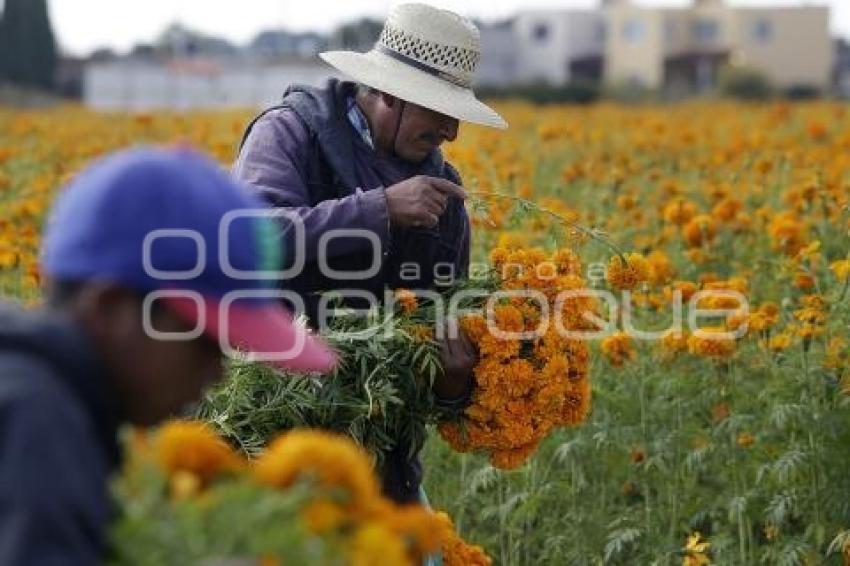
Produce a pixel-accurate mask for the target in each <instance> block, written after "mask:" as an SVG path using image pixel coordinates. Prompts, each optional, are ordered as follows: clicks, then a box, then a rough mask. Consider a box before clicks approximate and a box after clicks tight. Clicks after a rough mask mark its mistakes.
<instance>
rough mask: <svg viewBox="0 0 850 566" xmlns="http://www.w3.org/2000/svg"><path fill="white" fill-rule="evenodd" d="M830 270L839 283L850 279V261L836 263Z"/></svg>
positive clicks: (832, 264) (842, 260)
mask: <svg viewBox="0 0 850 566" xmlns="http://www.w3.org/2000/svg"><path fill="white" fill-rule="evenodd" d="M829 268H830V269H831V270H832V272H833V273H834V274H835V277H836V279H838V280H839V281H847V279H850V259H841V260H838V261H834V262H832V263H831V264H830V265H829Z"/></svg>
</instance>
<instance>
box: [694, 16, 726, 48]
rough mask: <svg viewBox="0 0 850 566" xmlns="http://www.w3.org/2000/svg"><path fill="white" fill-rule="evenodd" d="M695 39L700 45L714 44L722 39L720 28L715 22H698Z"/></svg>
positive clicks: (695, 28) (695, 24)
mask: <svg viewBox="0 0 850 566" xmlns="http://www.w3.org/2000/svg"><path fill="white" fill-rule="evenodd" d="M694 37H695V38H696V40H697V41H698V42H700V43H713V42H715V41H717V38H718V37H720V26H719V25H718V24H717V22H716V21H714V20H698V21H697V22H695V23H694Z"/></svg>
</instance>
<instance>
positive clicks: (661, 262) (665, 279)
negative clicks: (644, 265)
mask: <svg viewBox="0 0 850 566" xmlns="http://www.w3.org/2000/svg"><path fill="white" fill-rule="evenodd" d="M646 259H647V261H648V262H649V267H650V269H649V282H650V283H652V284H653V285H659V286H660V285H665V284H667V283H669V282H670V280H671V279H673V275H674V273H675V270H674V268H673V262H672V261H670V257H669V256H668V255H667V254H665V253H664V252H662V251H658V250H656V251H654V252H652V253H651V254H649V255H648V256H647V257H646Z"/></svg>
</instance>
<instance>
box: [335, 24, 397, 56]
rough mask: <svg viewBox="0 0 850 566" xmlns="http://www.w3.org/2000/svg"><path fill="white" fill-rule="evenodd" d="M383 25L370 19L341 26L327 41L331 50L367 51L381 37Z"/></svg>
mask: <svg viewBox="0 0 850 566" xmlns="http://www.w3.org/2000/svg"><path fill="white" fill-rule="evenodd" d="M383 27H384V26H383V24H382V23H381V22H379V21H377V20H373V19H370V18H362V19H360V20H358V21H356V22H351V23H347V24H343V25H342V26H340V27H338V28H337V29H336V30H334V32H333V33H332V34H331V37H330V39H329V41H328V43H329V45H330V47H331V48H333V49H353V50H355V51H368V50H369V49H371V48H372V45H374V43H375V42H376V41H377V40H378V36H379V35H381V29H383Z"/></svg>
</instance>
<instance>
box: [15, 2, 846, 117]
mask: <svg viewBox="0 0 850 566" xmlns="http://www.w3.org/2000/svg"><path fill="white" fill-rule="evenodd" d="M5 2H6V6H5V10H4V14H3V18H2V20H0V33H4V34H5V35H7V36H8V35H9V31H8V30H10V29H12V28H13V27H15V26H17V27H21V26H22V24H21V22H22V21H23V20H24V19H25V18H24V13H23V11H24V6H28V7H27V8H26V10H28V11H29V12H30V15H29V17H30V18H35V19H37V20H38V21H39V22H41V23H40V24H39V26H36V27H35V28H33V27H32V25H31V24H28V25H30V28H28V29H41V30H44V25H45V21H46V18H47V11H46V10H44V9H43V6H44V3H45V0H5ZM38 4H41V5H42V9H36V8H34V6H36V5H38ZM477 23H478V25H479V28H480V30H481V41H482V52H483V54H482V61H481V65H480V67H479V72H478V76H477V81H478V86H479V87H481V88H483V90H484V91H485V92H486V93H490V94H491V95H493V94H506V95H511V94H520V95H522V94H523V93H532V92H544V91H545V92H547V93H549V94H550V95H551V96H553V97H554V98H555V99H558V96H559V95H566V94H568V93H570V92H573V91H575V92H579V93H580V92H585V93H588V92H592V93H597V94H598V93H600V92H603V91H605V89H608V90H612V91H613V90H616V89H632V90H639V91H643V92H650V93H653V95H654V96H660V97H664V98H667V99H669V98H681V97H686V96H692V95H701V94H705V93H713V92H717V91H718V90H719V89H722V88H723V87H724V85H728V84H732V85H737V88H739V89H741V92H751V93H753V94H755V95H758V94H759V93H766V92H774V93H775V92H779V93H786V94H787V93H791V94H794V93H796V94H797V95H833V94H834V95H839V96H850V46H849V45H848V43H847V42H846V41H845V40H843V39H840V38H833V37H832V36H831V33H830V10H829V8H828V7H827V6H814V5H808V4H807V5H800V6H798V7H787V6H784V7H779V6H777V7H762V8H740V7H734V6H731V5H729V4H727V3H726V2H724V1H723V0H693V1H692V2H691V4H690V5H688V6H686V7H679V8H658V7H647V6H643V5H641V4H640V2H639V1H632V0H600V2H599V5H598V6H597V7H596V8H595V9H584V10H579V9H549V10H521V11H519V12H517V13H516V14H515V15H514V16H513V17H511V18H509V19H506V20H501V21H496V22H477ZM47 25H48V28H49V24H47ZM381 26H382V22H380V21H375V20H369V19H363V20H360V21H356V22H351V23H349V24H346V25H343V26H341V27H339V28H338V29H336V30H334V31H333V32H331V33H329V34H320V33H313V32H300V33H294V32H289V31H287V30H284V29H270V30H263V31H260V32H259V33H258V34H257V35H256V36H255V37H254V38H253V40H251V41H250V42H248V43H247V44H246V45H234V44H232V43H230V42H229V41H227V40H225V39H222V38H217V37H212V36H209V35H205V34H202V33H198V32H196V31H193V30H191V29H190V28H187V27H185V26H182V25H178V24H175V25H171V26H169V27H168V28H167V29H165V30H164V31H163V32H162V33H161V34H160V35H159V37H156V38H153V39H152V40H151V42H150V43H149V44H140V45H136V46H135V47H133V48H132V49H131V50H130V51H129V52H128V53H126V54H121V55H118V54H116V53H113V52H111V51H110V50H109V49H103V50H98V51H95V52H94V53H92V54H91V55H90V56H89V57H87V58H71V57H58V58H57V60H56V61H55V62H53V63H52V64H53V65H54V67H53V70H52V71H51V73H52V77H53V81H54V82H53V83H51V84H50V85H49V86H51V87H53V88H54V89H56V90H57V91H59V92H60V93H61V94H63V95H65V96H76V97H79V98H81V99H82V100H83V101H84V102H85V104H86V105H88V106H90V107H92V108H95V109H101V110H122V109H130V110H148V109H153V108H161V107H169V108H176V109H192V108H207V107H218V106H263V105H268V104H271V103H274V102H275V101H277V100H278V99H279V98H280V96H281V94H282V92H283V90H284V88H285V87H286V85H288V84H291V83H306V84H319V83H320V82H322V81H324V80H325V79H326V78H327V77H328V76H331V75H332V74H333V71H332V69H331V68H330V67H328V66H327V65H325V64H323V63H322V62H321V61H320V60H319V58H318V57H317V54H318V53H319V52H320V51H322V50H325V49H334V48H345V49H355V50H361V51H366V50H368V49H369V48H370V47H371V46H372V44H373V43H374V41H375V39H376V38H377V36H378V34H379V33H380V30H381ZM4 30H5V31H4ZM48 31H49V30H48ZM44 33H46V32H44V31H42V35H43V34H44ZM18 35H20V33H18ZM49 40H50V41H53V40H52V37H50V38H49ZM6 41H7V42H8V41H11V40H8V39H7V40H6ZM15 41H19V42H21V41H24V39H21V38H20V37H18V38H17V39H16V40H15ZM46 41H47V40H45V42H46ZM45 45H47V43H45ZM51 45H52V44H51ZM3 46H4V39H3V37H2V36H0V77H2V76H3V74H4V72H3V68H4V58H3V55H2V53H3V51H4V49H3ZM7 49H8V48H7ZM44 49H47V48H44ZM44 49H42V52H41V54H40V57H41V61H45V60H47V59H45V55H44V52H45V51H44ZM6 52H7V53H8V50H7V51H6ZM9 64H10V63H9V62H8V61H7V63H5V65H6V67H8V66H9ZM10 72H11V73H12V74H11V75H10V74H9V73H10ZM21 72H22V71H21V69H20V68H18V69H17V70H15V69H12V70H11V71H8V69H7V72H6V73H5V74H6V75H7V80H9V78H10V77H11V79H12V80H13V81H14V80H15V77H19V75H21ZM15 73H17V75H15ZM37 82H38V85H37V86H39V87H42V88H43V87H45V86H46V85H47V83H46V79H45V78H44V73H42V74H41V75H40V76H39V77H38V79H37ZM48 82H49V81H48ZM570 89H572V90H570ZM567 99H569V97H567ZM577 100H578V98H577Z"/></svg>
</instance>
